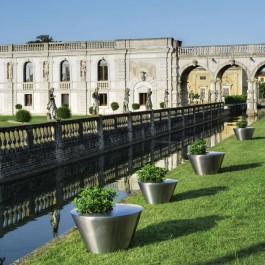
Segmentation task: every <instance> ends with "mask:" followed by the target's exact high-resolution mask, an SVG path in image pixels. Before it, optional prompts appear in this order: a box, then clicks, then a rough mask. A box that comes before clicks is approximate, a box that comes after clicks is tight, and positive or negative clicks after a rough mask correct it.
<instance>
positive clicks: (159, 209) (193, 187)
mask: <svg viewBox="0 0 265 265" xmlns="http://www.w3.org/2000/svg"><path fill="white" fill-rule="evenodd" d="M254 126H255V127H256V130H255V133H254V139H253V140H251V141H237V140H236V137H235V136H231V137H229V138H227V139H225V140H224V141H223V142H222V143H220V144H218V145H216V146H215V147H213V148H212V149H214V150H216V151H225V153H226V154H225V158H224V162H223V165H222V169H221V171H220V173H218V174H216V175H207V176H197V175H195V174H194V173H193V170H192V168H191V165H190V163H189V162H185V163H184V164H183V165H181V166H180V167H178V168H177V169H175V170H174V171H172V172H170V173H169V174H168V176H167V177H171V178H177V179H178V180H179V183H178V185H177V188H176V190H175V194H174V196H173V198H172V201H171V202H170V203H166V204H160V205H148V204H146V203H145V201H144V199H143V196H142V195H141V193H140V192H138V193H136V194H135V195H133V196H131V197H130V198H127V199H126V200H125V201H126V202H128V203H135V204H140V205H142V206H143V207H144V210H143V212H142V215H141V218H140V221H139V224H138V227H137V230H136V233H135V237H134V239H133V242H132V246H131V248H129V249H128V250H125V251H119V252H115V253H110V254H104V255H98V254H91V253H88V252H86V250H85V247H84V244H83V242H82V240H81V238H80V235H79V233H78V231H77V230H76V229H73V230H72V231H71V232H69V233H68V234H67V235H66V236H65V237H63V238H62V239H58V240H57V241H51V242H50V243H48V244H47V245H46V246H45V248H41V249H40V250H38V251H36V252H35V253H34V254H33V255H30V256H29V257H28V258H27V259H25V260H24V261H23V262H21V263H20V264H53V265H56V264H60V265H61V264H64V265H66V264H69V265H72V264H78V265H80V264H100V265H102V264H112V265H113V264H134V265H135V264H137V265H138V264H152V265H153V264H167V265H168V264H172V265H173V264H174V265H175V264H180V265H189V264H194V265H210V264H212V265H214V264H247V265H252V264H253V265H259V264H265V119H264V118H263V119H260V120H258V121H257V122H256V123H255V124H254ZM69 218H71V217H70V213H69Z"/></svg>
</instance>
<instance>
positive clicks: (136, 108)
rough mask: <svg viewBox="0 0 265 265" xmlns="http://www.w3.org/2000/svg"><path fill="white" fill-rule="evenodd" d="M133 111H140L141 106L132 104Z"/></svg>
mask: <svg viewBox="0 0 265 265" xmlns="http://www.w3.org/2000/svg"><path fill="white" fill-rule="evenodd" d="M132 109H133V110H138V109H140V104H139V103H133V104H132Z"/></svg>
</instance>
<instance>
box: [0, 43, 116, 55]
mask: <svg viewBox="0 0 265 265" xmlns="http://www.w3.org/2000/svg"><path fill="white" fill-rule="evenodd" d="M96 49H115V41H77V42H50V43H25V44H10V45H0V52H31V51H32V52H34V51H62V50H96Z"/></svg>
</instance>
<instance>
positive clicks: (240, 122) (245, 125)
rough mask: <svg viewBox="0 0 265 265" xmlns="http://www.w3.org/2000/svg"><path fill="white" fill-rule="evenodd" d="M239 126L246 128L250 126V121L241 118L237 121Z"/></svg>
mask: <svg viewBox="0 0 265 265" xmlns="http://www.w3.org/2000/svg"><path fill="white" fill-rule="evenodd" d="M236 126H237V127H238V128H246V127H247V126H248V121H247V120H246V119H241V120H239V121H238V122H237V123H236Z"/></svg>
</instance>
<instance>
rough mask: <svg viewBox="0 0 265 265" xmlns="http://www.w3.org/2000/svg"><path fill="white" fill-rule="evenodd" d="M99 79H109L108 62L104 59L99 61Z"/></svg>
mask: <svg viewBox="0 0 265 265" xmlns="http://www.w3.org/2000/svg"><path fill="white" fill-rule="evenodd" d="M98 81H108V63H107V61H106V60H104V59H102V60H100V61H99V62H98Z"/></svg>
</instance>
